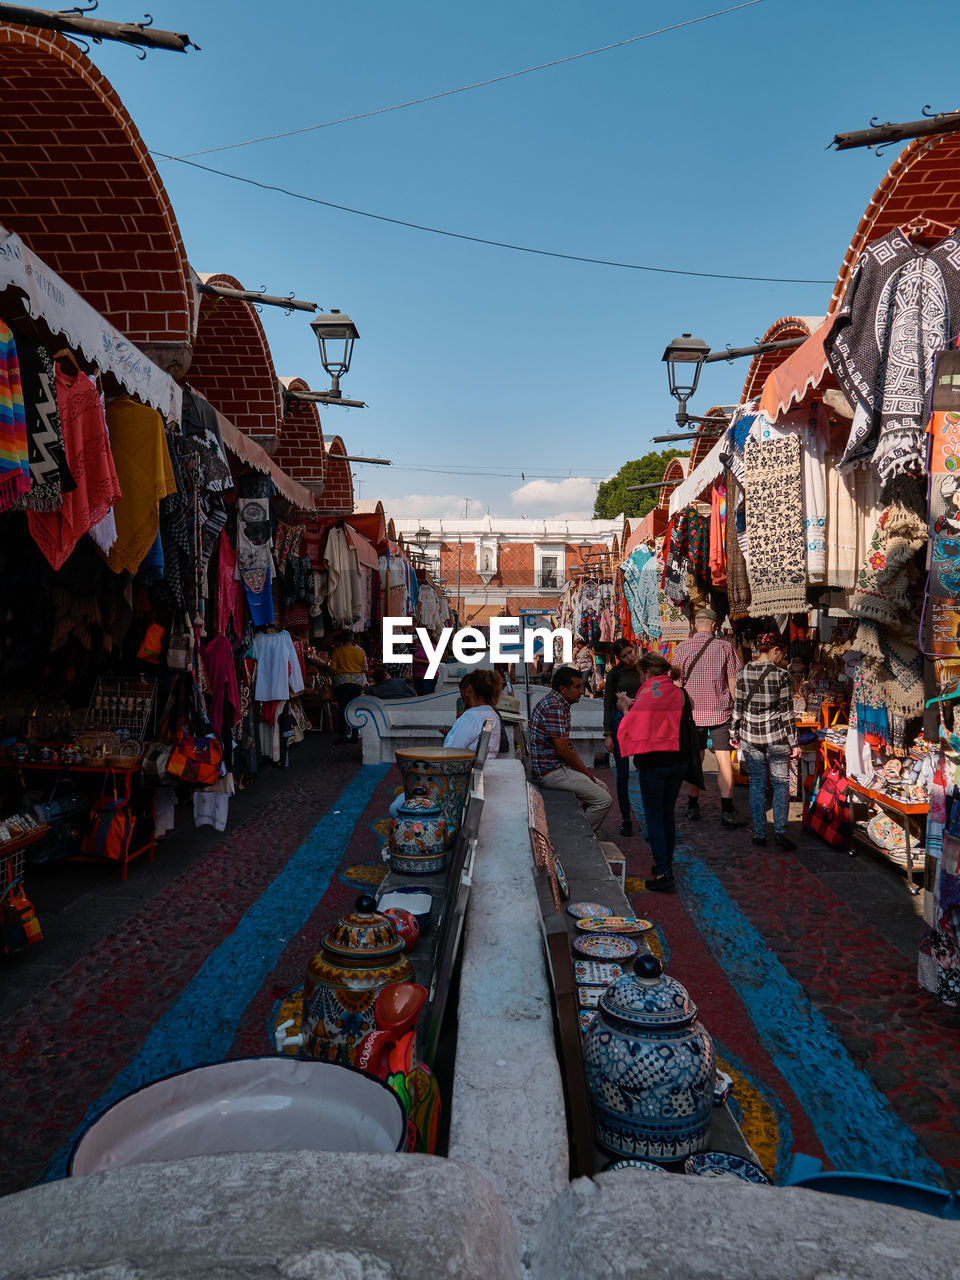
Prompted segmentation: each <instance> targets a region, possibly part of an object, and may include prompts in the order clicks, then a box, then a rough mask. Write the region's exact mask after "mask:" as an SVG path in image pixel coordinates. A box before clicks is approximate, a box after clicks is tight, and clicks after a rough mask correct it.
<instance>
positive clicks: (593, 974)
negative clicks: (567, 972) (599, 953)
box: [573, 960, 623, 987]
mask: <svg viewBox="0 0 960 1280" xmlns="http://www.w3.org/2000/svg"><path fill="white" fill-rule="evenodd" d="M573 975H574V977H575V978H576V980H577V982H586V983H589V984H590V985H591V986H603V987H609V985H610V983H611V982H614V981H616V979H617V978H622V977H623V966H622V965H619V964H601V963H600V962H599V961H598V960H574V962H573Z"/></svg>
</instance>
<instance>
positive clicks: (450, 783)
mask: <svg viewBox="0 0 960 1280" xmlns="http://www.w3.org/2000/svg"><path fill="white" fill-rule="evenodd" d="M396 755H397V766H398V767H399V769H400V776H401V777H402V778H403V792H404V795H405V796H406V798H407V800H412V799H414V798H415V797H420V796H427V797H429V798H430V799H431V800H433V802H434V804H438V805H439V806H440V809H441V811H442V813H443V816H444V818H445V819H446V823H447V845H448V846H449V845H451V844H452V843H453V841H454V839H455V838H456V834H457V831H458V830H459V828H460V819H461V818H462V817H463V806H464V805H465V804H466V802H467V795H468V793H469V791H470V774H471V773H472V771H473V766H474V762H475V760H476V753H475V752H473V751H461V750H460V749H459V748H456V747H401V748H400V750H399V751H397V753H396Z"/></svg>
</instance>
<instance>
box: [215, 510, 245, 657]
mask: <svg viewBox="0 0 960 1280" xmlns="http://www.w3.org/2000/svg"><path fill="white" fill-rule="evenodd" d="M215 625H216V629H217V630H218V631H219V632H220V633H221V635H229V634H230V631H231V630H232V631H233V635H234V638H235V639H236V640H239V639H240V637H241V636H242V635H243V593H242V591H241V589H240V583H239V582H238V581H237V552H236V549H235V547H234V545H233V543H232V542H231V541H230V535H229V534H228V532H227V530H226V529H221V531H220V549H219V554H218V559H217V612H216V623H215Z"/></svg>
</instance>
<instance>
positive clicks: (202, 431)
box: [181, 383, 233, 493]
mask: <svg viewBox="0 0 960 1280" xmlns="http://www.w3.org/2000/svg"><path fill="white" fill-rule="evenodd" d="M181 426H182V430H183V434H184V435H185V436H190V437H192V438H193V439H194V440H196V442H197V444H198V445H200V448H201V450H202V454H203V462H204V471H205V475H204V484H205V488H206V489H207V490H208V491H209V492H211V493H219V492H223V491H225V490H228V489H232V488H233V475H232V473H231V471H230V464H229V462H228V461H227V455H226V451H225V449H224V447H223V438H222V437H221V435H220V424H219V422H218V420H217V411H216V409H214V407H213V405H212V404H211V403H210V402H209V400H206V399H205V398H204V397H203V396H202V395H200V393H199V392H197V391H194V389H193V388H192V387H191V386H190V385H189V384H186V383H185V384H184V388H183V420H182V424H181Z"/></svg>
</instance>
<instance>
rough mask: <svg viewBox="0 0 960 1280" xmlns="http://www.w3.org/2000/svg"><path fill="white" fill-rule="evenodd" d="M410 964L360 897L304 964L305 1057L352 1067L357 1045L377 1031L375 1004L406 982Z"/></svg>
mask: <svg viewBox="0 0 960 1280" xmlns="http://www.w3.org/2000/svg"><path fill="white" fill-rule="evenodd" d="M412 980H413V965H412V964H411V963H410V961H409V960H408V959H407V957H406V956H405V955H404V954H403V939H402V938H401V937H400V935H399V934H398V933H397V930H396V928H395V927H394V925H393V923H392V922H391V921H390V920H389V919H388V918H387V917H386V916H384V915H381V914H380V913H379V912H378V911H377V904H376V902H375V901H374V899H373V898H372V897H370V895H369V894H362V895H361V896H360V897H359V898H358V899H357V902H356V906H355V908H354V910H353V911H351V912H350V913H349V914H347V915H345V916H342V917H341V918H340V919H339V920H338V921H337V923H336V924H335V925H334V926H333V928H332V929H331V930H330V932H329V933H328V934H327V936H326V937H325V938H324V939H323V942H322V943H321V944H320V950H319V951H318V952H317V954H316V955H315V956H314V957H313V959H312V960H311V961H310V963H309V965H307V974H306V979H305V981H304V985H303V1019H302V1022H301V1028H300V1030H301V1034H302V1036H303V1046H304V1049H305V1050H306V1052H307V1054H308V1055H309V1056H310V1057H313V1058H322V1059H325V1060H326V1061H329V1062H346V1063H353V1062H354V1060H355V1057H356V1052H357V1049H358V1047H359V1044H360V1041H361V1040H362V1039H363V1037H364V1036H365V1035H367V1034H368V1033H369V1032H371V1031H374V1030H375V1029H376V1025H377V1024H376V1017H375V1015H374V1002H375V1001H376V998H377V995H378V993H379V992H380V991H382V990H383V988H384V987H388V986H390V984H391V983H393V982H411V981H412Z"/></svg>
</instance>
